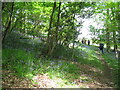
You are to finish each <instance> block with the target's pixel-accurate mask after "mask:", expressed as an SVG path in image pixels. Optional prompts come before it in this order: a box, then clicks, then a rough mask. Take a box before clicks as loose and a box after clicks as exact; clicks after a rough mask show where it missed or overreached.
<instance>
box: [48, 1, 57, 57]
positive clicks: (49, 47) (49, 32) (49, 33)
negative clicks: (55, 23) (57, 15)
mask: <svg viewBox="0 0 120 90" xmlns="http://www.w3.org/2000/svg"><path fill="white" fill-rule="evenodd" d="M55 8H56V2H54V6H53V10H52V14H51V16H50V22H49V29H48V35H47V54H48V56H49V55H50V52H51V50H52V48H51V46H52V43H51V37H50V35H51V26H52V19H53V14H54V12H55Z"/></svg>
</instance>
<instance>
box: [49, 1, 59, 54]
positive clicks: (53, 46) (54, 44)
mask: <svg viewBox="0 0 120 90" xmlns="http://www.w3.org/2000/svg"><path fill="white" fill-rule="evenodd" d="M60 7H61V2H60V3H59V10H58V16H57V17H58V19H57V25H56V30H55V35H53V36H55V37H53V39H54V40H53V43H52V49H51V51H50V53H49V55H51V54H52V53H53V51H54V48H55V47H56V45H57V43H58V31H59V23H60V22H59V21H60Z"/></svg>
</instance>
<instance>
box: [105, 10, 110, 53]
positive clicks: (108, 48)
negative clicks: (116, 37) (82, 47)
mask: <svg viewBox="0 0 120 90" xmlns="http://www.w3.org/2000/svg"><path fill="white" fill-rule="evenodd" d="M107 15H108V16H107V18H108V19H109V9H107ZM106 45H107V52H109V50H110V32H109V29H108V25H107V28H106Z"/></svg>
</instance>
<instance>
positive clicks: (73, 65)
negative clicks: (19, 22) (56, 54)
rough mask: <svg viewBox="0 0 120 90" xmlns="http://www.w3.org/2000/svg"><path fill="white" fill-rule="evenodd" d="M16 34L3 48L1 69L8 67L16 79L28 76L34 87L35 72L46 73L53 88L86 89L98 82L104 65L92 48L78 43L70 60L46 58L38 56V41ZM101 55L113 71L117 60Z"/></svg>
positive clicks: (108, 55) (107, 55)
mask: <svg viewBox="0 0 120 90" xmlns="http://www.w3.org/2000/svg"><path fill="white" fill-rule="evenodd" d="M12 36H14V37H16V38H14V37H12ZM19 36H20V35H17V36H16V34H14V35H11V36H10V37H11V38H8V39H7V41H6V45H4V47H3V56H2V57H3V62H2V63H3V69H4V70H11V71H13V73H12V74H15V75H16V76H19V77H20V78H21V77H25V78H28V79H30V80H32V82H33V83H34V84H36V85H37V86H38V85H39V82H40V81H36V80H34V78H35V76H37V75H38V74H41V75H47V76H49V78H50V80H53V82H55V84H56V85H57V87H83V88H86V87H89V86H90V85H89V84H91V83H92V82H99V81H97V80H96V78H95V77H100V76H101V72H102V71H103V69H104V68H103V66H102V63H101V62H100V61H99V58H98V55H97V54H96V52H95V51H96V50H98V49H97V48H96V47H94V46H86V45H81V46H80V47H78V48H76V50H75V56H74V61H72V60H69V58H68V59H67V58H65V59H63V58H62V59H55V58H52V59H50V58H45V57H42V56H40V54H41V50H40V48H41V47H42V44H40V43H38V42H37V40H31V39H22V40H21V39H19ZM11 39H12V42H11ZM102 56H103V58H105V60H106V61H107V63H110V64H109V65H111V66H112V67H113V68H114V69H115V70H116V69H117V60H115V59H112V58H111V57H110V54H104V55H102ZM38 57H40V58H38ZM69 57H71V56H69ZM99 83H100V82H99ZM94 86H95V85H94ZM46 87H47V86H46ZM51 87H54V86H51ZM96 87H98V86H96Z"/></svg>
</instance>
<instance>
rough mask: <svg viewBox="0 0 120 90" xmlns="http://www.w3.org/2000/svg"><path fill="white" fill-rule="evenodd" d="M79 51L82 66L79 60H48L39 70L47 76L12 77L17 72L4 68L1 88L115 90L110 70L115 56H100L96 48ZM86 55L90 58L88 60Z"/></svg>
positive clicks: (111, 54) (84, 48)
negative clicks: (101, 89)
mask: <svg viewBox="0 0 120 90" xmlns="http://www.w3.org/2000/svg"><path fill="white" fill-rule="evenodd" d="M81 48H82V49H80V50H81V51H80V53H81V54H80V56H81V58H82V59H83V61H85V60H86V62H85V63H84V62H83V61H79V60H77V61H75V60H74V61H71V60H67V59H57V60H51V61H49V64H48V61H47V64H46V63H43V64H45V65H46V66H45V65H43V67H44V68H42V67H41V68H40V70H41V69H43V70H44V71H46V72H47V73H37V74H34V75H32V74H30V75H32V76H31V78H29V79H28V78H26V77H19V76H17V75H16V74H15V73H16V71H12V70H10V69H9V68H8V69H3V71H2V80H3V81H2V86H3V88H94V89H95V88H109V89H110V88H111V89H112V88H113V89H114V87H116V85H115V78H116V77H115V73H114V70H115V69H114V68H113V67H112V65H113V62H115V60H116V59H115V55H114V53H113V52H111V53H107V52H105V53H104V54H102V53H101V52H100V51H99V50H98V49H97V47H95V46H88V45H82V46H81ZM89 49H91V50H92V51H89ZM85 51H86V52H85ZM88 51H89V52H88ZM86 55H90V56H89V57H88V56H86ZM25 57H26V56H25ZM19 58H20V56H19ZM89 58H90V59H89ZM111 58H113V61H110V62H112V64H110V62H109V60H112V59H111ZM13 59H14V58H13ZM82 59H80V60H82ZM107 59H108V60H107ZM97 60H98V61H97ZM44 62H45V61H44ZM80 62H83V63H80ZM8 66H9V65H8ZM3 67H4V66H3ZM36 67H37V65H36ZM38 67H39V66H38ZM100 67H101V68H100ZM16 68H17V67H16ZM18 68H20V67H18ZM58 69H59V70H58ZM22 71H23V70H22ZM20 72H21V71H20ZM73 72H74V73H73ZM71 83H72V84H71Z"/></svg>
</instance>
